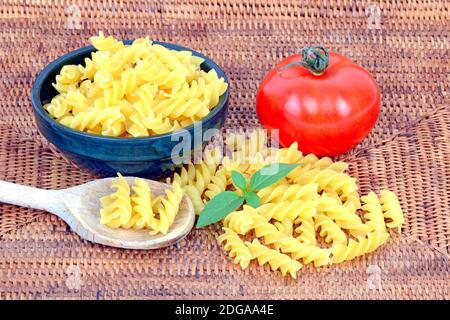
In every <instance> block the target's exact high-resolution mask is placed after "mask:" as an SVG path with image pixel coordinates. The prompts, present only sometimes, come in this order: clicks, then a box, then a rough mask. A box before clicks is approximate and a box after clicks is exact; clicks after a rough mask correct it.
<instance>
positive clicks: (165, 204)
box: [100, 173, 183, 235]
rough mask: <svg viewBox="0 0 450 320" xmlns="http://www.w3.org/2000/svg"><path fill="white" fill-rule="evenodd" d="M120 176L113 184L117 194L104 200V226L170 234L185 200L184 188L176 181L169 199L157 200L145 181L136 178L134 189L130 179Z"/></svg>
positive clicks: (101, 212)
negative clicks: (183, 199) (129, 182)
mask: <svg viewBox="0 0 450 320" xmlns="http://www.w3.org/2000/svg"><path fill="white" fill-rule="evenodd" d="M118 175H119V177H118V178H117V179H115V180H114V181H113V183H112V185H111V187H112V188H113V189H115V191H114V192H113V193H111V194H109V195H107V196H105V197H103V198H101V199H100V201H101V204H102V209H101V210H100V217H101V219H100V223H101V224H104V225H107V226H108V227H111V228H125V229H130V228H132V229H149V233H150V234H151V235H155V234H158V233H162V234H166V233H167V232H168V231H169V228H170V226H171V225H172V224H173V222H174V220H175V217H176V215H177V214H178V211H179V207H180V203H181V200H182V198H183V191H182V189H181V187H180V185H179V184H178V183H177V182H174V183H173V185H172V188H171V189H166V190H165V193H166V197H164V196H157V197H154V196H153V194H152V192H151V190H150V187H149V185H148V183H147V182H146V181H145V180H144V179H141V178H136V179H135V181H134V185H133V186H132V190H130V186H129V185H128V182H127V180H126V179H125V178H124V177H122V175H120V173H119V174H118ZM131 191H132V194H131Z"/></svg>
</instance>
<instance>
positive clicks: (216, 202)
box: [197, 191, 244, 228]
mask: <svg viewBox="0 0 450 320" xmlns="http://www.w3.org/2000/svg"><path fill="white" fill-rule="evenodd" d="M243 203H244V197H241V196H240V195H238V194H236V193H234V192H232V191H223V192H221V193H219V194H218V195H217V196H215V197H214V198H212V199H211V200H210V201H208V203H207V204H206V206H205V208H203V210H202V212H201V213H200V216H199V217H198V221H197V228H203V227H205V226H207V225H210V224H213V223H215V222H217V221H219V220H222V219H223V218H225V217H226V216H227V215H228V214H229V213H230V212H233V211H235V210H236V209H237V208H239V207H240V206H241V205H242V204H243Z"/></svg>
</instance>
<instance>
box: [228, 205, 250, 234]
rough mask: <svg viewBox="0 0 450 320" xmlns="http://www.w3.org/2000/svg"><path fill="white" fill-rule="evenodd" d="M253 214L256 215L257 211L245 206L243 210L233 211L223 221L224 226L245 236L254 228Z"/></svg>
mask: <svg viewBox="0 0 450 320" xmlns="http://www.w3.org/2000/svg"><path fill="white" fill-rule="evenodd" d="M252 214H256V209H254V208H252V207H250V206H248V205H244V208H243V209H242V210H238V211H233V212H231V213H229V214H228V215H227V216H226V217H225V219H223V225H224V226H225V227H226V228H229V229H231V230H233V231H234V232H236V233H238V234H242V235H245V234H247V233H248V232H249V231H250V230H251V229H252V227H253V219H252Z"/></svg>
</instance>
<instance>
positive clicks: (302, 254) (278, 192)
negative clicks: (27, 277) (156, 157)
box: [172, 84, 403, 277]
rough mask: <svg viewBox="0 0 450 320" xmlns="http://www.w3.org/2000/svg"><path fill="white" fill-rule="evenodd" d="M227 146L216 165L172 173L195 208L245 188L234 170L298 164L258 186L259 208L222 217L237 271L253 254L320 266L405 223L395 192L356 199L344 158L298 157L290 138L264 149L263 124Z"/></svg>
mask: <svg viewBox="0 0 450 320" xmlns="http://www.w3.org/2000/svg"><path fill="white" fill-rule="evenodd" d="M200 85H202V84H199V86H200ZM181 90H183V92H184V94H185V95H189V94H192V95H196V94H197V93H196V92H195V91H193V92H194V93H191V92H190V91H189V92H188V90H187V89H186V88H182V89H181ZM225 144H226V147H227V150H228V151H231V153H229V154H227V155H226V156H224V157H222V158H221V159H222V162H221V163H220V161H219V160H217V157H213V156H212V153H207V154H206V155H205V158H208V159H210V161H206V160H205V159H204V160H202V161H200V162H198V163H196V164H187V165H186V166H185V167H183V168H181V170H180V171H179V172H177V173H175V174H174V177H173V179H172V180H173V181H178V182H179V183H180V185H182V187H183V189H184V190H186V193H187V195H188V196H189V197H190V198H191V200H192V202H193V204H194V207H196V210H197V212H198V213H199V212H200V211H201V210H202V209H203V208H204V207H205V204H206V203H207V201H209V200H211V199H213V198H214V197H215V196H216V195H218V194H219V193H221V192H222V191H225V190H230V191H235V192H237V193H239V194H243V193H242V191H241V190H236V188H235V187H234V185H233V184H232V182H231V172H232V171H233V170H236V171H238V172H240V173H241V174H242V175H244V177H246V178H247V179H248V178H250V177H251V176H252V174H254V173H255V172H256V171H257V170H259V169H260V168H262V167H263V166H264V165H266V164H270V163H276V162H281V163H291V164H299V166H298V167H297V168H296V169H295V170H293V171H291V172H290V173H289V174H288V175H287V176H286V177H284V178H282V179H280V180H279V181H277V182H276V183H274V184H272V185H270V186H268V187H265V188H263V189H261V190H256V194H257V197H258V198H259V201H260V205H259V206H257V207H256V208H253V207H251V206H249V205H248V204H244V205H243V206H242V207H240V208H238V209H237V210H235V211H233V212H231V213H230V214H228V215H227V216H226V217H225V218H224V219H223V220H222V223H223V225H224V228H223V231H224V233H223V234H221V235H220V236H219V237H218V239H219V242H223V243H225V250H226V251H229V252H230V257H232V258H233V259H234V262H235V263H237V264H240V265H241V267H242V268H243V269H245V268H247V267H248V265H249V263H250V261H251V260H252V259H256V260H257V261H258V263H259V264H260V265H263V264H266V263H267V264H269V265H270V267H271V269H272V270H279V271H281V273H282V274H283V275H286V274H290V275H291V276H293V277H295V276H296V274H297V271H298V270H300V268H301V266H302V265H303V264H309V263H313V264H314V265H315V266H317V267H319V266H326V265H329V264H331V263H340V262H343V261H347V260H351V259H353V258H356V257H358V256H361V255H363V254H365V253H370V252H372V251H373V250H375V249H376V248H378V247H379V246H381V245H382V244H384V243H385V242H386V241H387V239H388V237H389V234H388V233H387V231H386V224H387V226H388V227H392V228H399V227H400V226H401V224H402V223H403V214H402V211H401V208H400V206H399V204H398V200H397V198H396V197H395V194H393V193H390V192H388V191H382V192H381V197H380V199H379V198H378V197H377V196H376V195H375V193H373V192H371V193H369V194H368V195H367V196H363V197H361V198H360V196H359V194H358V192H357V190H358V186H357V184H356V179H354V178H352V177H350V176H349V175H347V174H346V173H345V170H346V169H347V167H348V165H347V164H346V163H344V162H333V161H332V160H331V159H330V158H321V159H320V158H317V157H316V156H314V155H312V154H310V155H306V156H304V155H303V154H302V153H301V152H300V151H299V150H298V148H297V144H296V143H294V144H292V145H291V146H290V147H289V148H282V149H278V150H275V149H273V148H269V147H268V146H267V138H266V137H265V136H264V135H263V133H262V131H261V130H257V131H256V132H254V133H252V134H251V135H249V136H248V137H247V136H246V134H244V133H239V134H236V135H232V136H229V137H228V138H226V139H225ZM215 155H217V154H215ZM211 159H214V160H211ZM207 163H208V164H207ZM247 186H248V185H247ZM361 201H362V202H363V206H361ZM360 209H361V210H360ZM385 220H386V224H385ZM252 238H253V240H251V239H252ZM248 240H250V241H248Z"/></svg>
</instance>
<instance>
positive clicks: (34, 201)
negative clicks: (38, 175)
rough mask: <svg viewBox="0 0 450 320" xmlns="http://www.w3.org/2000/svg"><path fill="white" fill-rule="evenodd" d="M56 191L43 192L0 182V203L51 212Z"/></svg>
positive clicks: (54, 202) (56, 198)
mask: <svg viewBox="0 0 450 320" xmlns="http://www.w3.org/2000/svg"><path fill="white" fill-rule="evenodd" d="M57 193H58V191H55V190H44V189H38V188H33V187H29V186H24V185H20V184H15V183H11V182H6V181H1V180H0V202H5V203H10V204H15V205H18V206H21V207H27V208H34V209H39V210H47V211H53V210H52V208H53V207H54V206H55V204H57V203H58V202H59V201H58V197H57Z"/></svg>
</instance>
